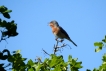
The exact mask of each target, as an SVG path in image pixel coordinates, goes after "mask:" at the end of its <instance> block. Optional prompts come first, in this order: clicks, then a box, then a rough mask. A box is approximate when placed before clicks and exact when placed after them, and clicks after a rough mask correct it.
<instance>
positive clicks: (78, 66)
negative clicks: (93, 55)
mask: <svg viewBox="0 0 106 71" xmlns="http://www.w3.org/2000/svg"><path fill="white" fill-rule="evenodd" d="M81 64H82V62H76V64H75V66H74V67H76V68H82V66H81Z"/></svg>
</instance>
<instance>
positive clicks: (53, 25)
mask: <svg viewBox="0 0 106 71" xmlns="http://www.w3.org/2000/svg"><path fill="white" fill-rule="evenodd" d="M49 26H50V27H59V24H58V22H57V21H55V20H53V21H51V22H50V23H49Z"/></svg>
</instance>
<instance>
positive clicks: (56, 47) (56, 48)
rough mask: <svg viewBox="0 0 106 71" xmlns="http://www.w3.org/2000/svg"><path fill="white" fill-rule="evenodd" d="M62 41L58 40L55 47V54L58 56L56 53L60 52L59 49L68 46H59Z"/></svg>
mask: <svg viewBox="0 0 106 71" xmlns="http://www.w3.org/2000/svg"><path fill="white" fill-rule="evenodd" d="M62 41H63V40H60V41H59V40H56V45H54V54H56V52H57V51H59V48H63V47H65V46H66V45H67V44H65V43H64V44H63V45H61V46H58V43H59V42H62Z"/></svg>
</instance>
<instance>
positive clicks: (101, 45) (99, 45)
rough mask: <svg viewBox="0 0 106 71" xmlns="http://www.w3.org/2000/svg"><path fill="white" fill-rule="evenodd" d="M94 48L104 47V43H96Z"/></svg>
mask: <svg viewBox="0 0 106 71" xmlns="http://www.w3.org/2000/svg"><path fill="white" fill-rule="evenodd" d="M94 46H98V47H103V43H102V42H95V43H94Z"/></svg>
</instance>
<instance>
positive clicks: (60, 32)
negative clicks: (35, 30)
mask: <svg viewBox="0 0 106 71" xmlns="http://www.w3.org/2000/svg"><path fill="white" fill-rule="evenodd" d="M49 26H50V27H51V29H52V32H53V34H54V35H55V36H56V38H60V39H64V38H65V39H67V40H69V41H70V42H72V43H73V44H74V45H75V46H77V45H76V44H75V43H74V42H73V41H72V40H71V39H70V37H69V35H68V34H67V32H66V31H65V30H64V29H63V28H62V27H61V26H59V24H58V22H57V21H55V20H53V21H51V22H50V23H49Z"/></svg>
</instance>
